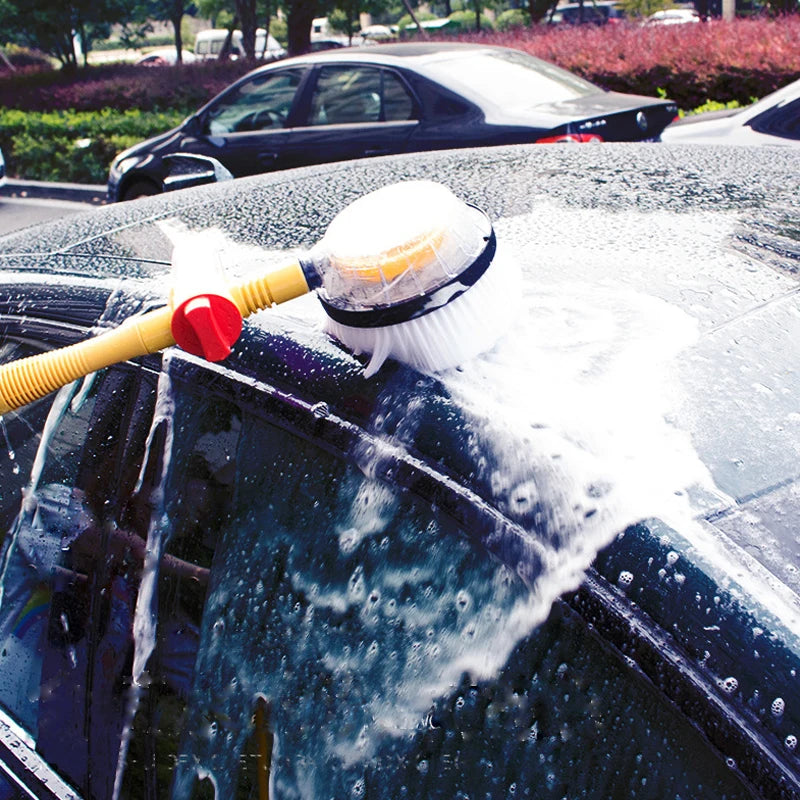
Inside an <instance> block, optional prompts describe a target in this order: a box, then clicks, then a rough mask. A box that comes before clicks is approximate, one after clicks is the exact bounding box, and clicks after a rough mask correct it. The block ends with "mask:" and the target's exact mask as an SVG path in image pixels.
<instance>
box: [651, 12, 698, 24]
mask: <svg viewBox="0 0 800 800" xmlns="http://www.w3.org/2000/svg"><path fill="white" fill-rule="evenodd" d="M700 21H701V18H700V15H699V14H698V13H697V11H695V10H694V9H693V8H664V9H662V10H661V11H656V12H654V13H653V14H651V15H650V16H649V17H647V19H646V20H645V24H647V25H685V24H686V23H690V24H691V23H695V22H700Z"/></svg>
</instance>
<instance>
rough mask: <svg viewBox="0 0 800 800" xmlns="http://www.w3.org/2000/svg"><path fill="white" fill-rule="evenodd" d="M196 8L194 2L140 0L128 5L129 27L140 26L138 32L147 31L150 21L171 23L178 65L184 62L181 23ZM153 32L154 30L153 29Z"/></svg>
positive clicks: (185, 0)
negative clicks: (132, 25)
mask: <svg viewBox="0 0 800 800" xmlns="http://www.w3.org/2000/svg"><path fill="white" fill-rule="evenodd" d="M193 6H194V3H193V2H192V0H139V2H137V3H135V4H133V6H131V4H130V3H129V4H128V8H129V9H130V10H129V13H128V20H127V22H128V25H131V24H134V25H138V26H139V30H138V32H141V31H143V30H147V26H148V23H149V21H150V20H158V21H159V22H169V23H170V24H171V25H172V30H173V32H174V34H175V50H176V51H177V59H178V63H181V62H182V61H183V33H182V31H181V23H182V22H183V18H184V16H185V15H186V13H187V12H188V11H189V10H190V9H191V8H192V7H193ZM151 30H152V28H151Z"/></svg>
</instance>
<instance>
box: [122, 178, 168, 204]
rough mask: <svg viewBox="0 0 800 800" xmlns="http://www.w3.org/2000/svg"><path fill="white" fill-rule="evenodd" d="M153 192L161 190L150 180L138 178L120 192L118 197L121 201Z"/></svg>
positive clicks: (152, 193)
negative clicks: (120, 195)
mask: <svg viewBox="0 0 800 800" xmlns="http://www.w3.org/2000/svg"><path fill="white" fill-rule="evenodd" d="M154 194H161V190H160V189H159V188H158V186H156V184H155V183H153V182H152V181H146V180H140V181H134V182H133V183H132V184H131V185H130V186H128V187H127V188H126V189H125V191H124V192H123V193H122V197H121V198H120V199H121V200H123V201H126V200H135V199H136V198H137V197H150V196H151V195H154Z"/></svg>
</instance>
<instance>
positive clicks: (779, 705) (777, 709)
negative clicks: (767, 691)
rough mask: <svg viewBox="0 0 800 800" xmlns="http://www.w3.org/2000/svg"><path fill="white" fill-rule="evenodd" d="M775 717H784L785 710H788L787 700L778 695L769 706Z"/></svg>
mask: <svg viewBox="0 0 800 800" xmlns="http://www.w3.org/2000/svg"><path fill="white" fill-rule="evenodd" d="M769 710H770V712H771V713H772V716H773V717H782V716H783V712H784V711H785V710H786V702H785V701H784V699H783V698H782V697H776V698H775V699H774V700H773V701H772V705H771V706H770V707H769Z"/></svg>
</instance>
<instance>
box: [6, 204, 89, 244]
mask: <svg viewBox="0 0 800 800" xmlns="http://www.w3.org/2000/svg"><path fill="white" fill-rule="evenodd" d="M90 208H92V205H91V204H90V203H76V202H73V201H71V200H51V199H44V198H33V197H4V196H0V235H2V234H6V233H10V232H12V231H16V230H19V229H20V228H26V227H28V226H29V225H38V224H40V223H42V222H47V221H48V220H51V219H56V218H57V217H63V216H67V215H69V214H75V213H77V212H79V211H87V210H88V209H90Z"/></svg>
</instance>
